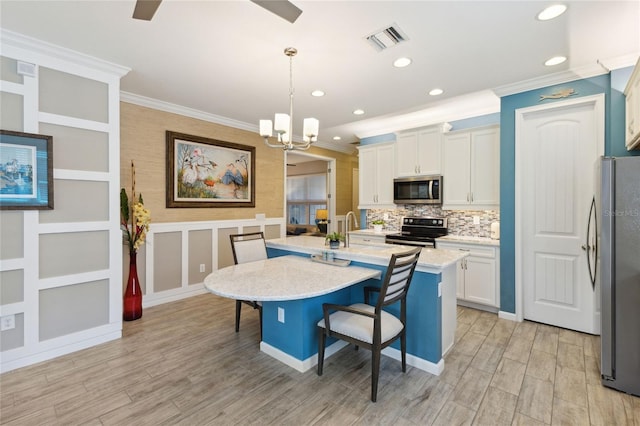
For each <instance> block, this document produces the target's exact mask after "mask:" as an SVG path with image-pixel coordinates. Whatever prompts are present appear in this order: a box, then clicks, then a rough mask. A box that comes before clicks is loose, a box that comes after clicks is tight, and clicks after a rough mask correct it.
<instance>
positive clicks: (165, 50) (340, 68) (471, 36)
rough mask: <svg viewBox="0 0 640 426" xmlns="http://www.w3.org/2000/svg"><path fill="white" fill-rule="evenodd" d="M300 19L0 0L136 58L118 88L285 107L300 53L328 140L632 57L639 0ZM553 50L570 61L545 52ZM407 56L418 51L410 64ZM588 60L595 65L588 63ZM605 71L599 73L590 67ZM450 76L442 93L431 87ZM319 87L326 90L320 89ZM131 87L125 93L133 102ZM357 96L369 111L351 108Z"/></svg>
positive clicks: (203, 4)
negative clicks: (378, 45) (375, 37)
mask: <svg viewBox="0 0 640 426" xmlns="http://www.w3.org/2000/svg"><path fill="white" fill-rule="evenodd" d="M293 2H294V3H295V4H296V5H297V6H298V7H300V8H301V9H302V10H303V13H302V15H301V16H300V18H298V20H297V21H296V22H295V23H294V24H290V23H289V22H287V21H285V20H283V19H282V18H279V17H278V16H275V15H273V14H271V13H270V12H268V11H266V10H264V9H263V8H261V7H258V6H257V5H255V4H253V3H251V2H249V1H248V0H233V1H186V0H164V1H163V2H162V4H161V5H160V7H159V9H158V11H157V12H156V14H155V16H154V18H153V20H152V21H150V22H147V21H140V20H135V19H132V18H131V15H132V13H133V8H134V4H135V1H134V0H121V1H97V0H85V1H54V0H52V1H22V0H21V1H7V0H1V1H0V8H1V9H0V16H1V18H0V19H1V20H0V23H1V26H2V28H3V29H6V30H10V31H14V32H18V33H21V34H24V35H27V36H30V37H34V38H37V39H40V40H44V41H47V42H49V43H53V44H55V45H59V46H63V47H66V48H69V49H72V50H75V51H78V52H82V53H85V54H87V55H91V56H94V57H97V58H100V59H103V60H106V61H109V62H113V63H116V64H119V65H123V66H126V67H129V68H131V71H130V72H129V73H128V74H127V75H126V76H125V77H124V78H123V79H122V86H121V89H122V90H123V91H124V92H128V93H129V94H131V95H130V96H129V99H137V98H138V97H144V98H151V99H153V100H159V101H163V102H168V103H171V104H176V105H180V106H183V107H187V108H191V109H194V110H197V111H201V112H203V113H205V114H208V115H210V116H212V117H220V118H225V119H230V120H235V121H237V122H238V123H240V127H244V128H247V129H251V130H256V131H257V122H258V120H259V119H265V118H266V119H272V118H273V113H275V112H288V106H289V100H288V86H289V62H288V58H287V57H286V56H285V55H284V53H283V50H284V48H285V47H288V46H293V47H296V48H297V49H298V51H299V53H298V55H297V56H296V57H295V59H294V65H293V67H294V70H293V75H294V86H295V93H296V94H295V100H294V123H295V126H294V134H300V133H301V127H302V118H303V117H316V118H318V119H319V120H320V137H319V140H320V142H321V143H322V144H324V145H331V144H332V143H333V142H332V140H331V139H332V137H333V136H335V135H338V136H341V137H342V141H341V142H340V146H349V144H350V143H352V142H354V141H356V140H357V139H358V138H362V137H367V136H373V135H376V134H383V133H388V132H391V131H394V130H401V129H403V128H411V127H417V126H419V125H423V124H431V123H435V122H439V121H444V120H455V119H461V118H466V117H468V116H473V115H481V114H483V113H489V112H496V111H497V110H498V108H499V100H498V97H497V96H496V95H495V93H494V92H493V90H494V89H500V90H502V93H505V92H508V91H509V88H510V87H525V86H520V85H519V84H520V82H523V81H524V82H526V84H528V85H529V86H535V84H536V82H540V81H545V82H553V81H555V80H562V79H565V81H566V79H567V76H572V75H573V76H584V75H585V74H591V75H594V73H598V72H600V73H602V72H604V68H602V67H601V66H600V65H599V63H603V64H604V65H605V66H607V67H609V68H612V67H613V68H618V67H620V66H629V65H632V64H633V63H634V62H635V60H636V59H637V57H638V55H639V53H640V26H639V25H638V22H640V2H638V1H627V2H621V1H620V2H619V1H569V2H567V1H563V3H565V4H567V5H568V7H569V8H568V11H567V12H566V13H565V14H564V15H562V16H560V17H559V18H557V19H555V20H552V21H546V22H541V21H538V20H536V19H535V16H536V14H537V12H539V11H540V10H542V9H543V8H544V7H545V6H547V5H549V4H551V3H552V2H548V1H495V2H488V1H297V0H293ZM391 24H395V25H397V26H398V27H399V28H400V29H401V30H402V31H403V32H404V33H405V34H406V35H407V36H408V38H409V40H408V41H407V42H406V43H403V44H400V45H397V46H394V47H391V48H389V49H387V50H385V51H383V52H377V51H375V50H374V49H373V48H372V47H371V46H370V45H369V44H368V42H366V40H365V37H366V36H367V35H369V34H371V33H374V32H377V31H379V30H381V29H384V28H386V27H388V26H389V25H391ZM554 55H564V56H567V57H568V61H567V62H565V63H564V64H562V65H558V66H555V67H545V66H544V65H543V62H544V61H545V60H546V59H548V58H550V57H551V56H554ZM400 56H408V57H410V58H412V60H413V63H412V64H411V65H410V66H409V67H407V68H403V69H396V68H394V67H393V66H392V62H393V60H394V59H396V58H397V57H400ZM586 70H588V71H586ZM594 70H595V71H594ZM434 87H440V88H442V89H444V90H445V93H444V94H443V95H441V96H439V97H430V96H428V95H427V92H428V91H429V90H431V89H432V88H434ZM314 89H322V90H324V91H325V92H326V96H324V97H322V98H314V97H312V96H311V95H310V92H311V91H312V90H314ZM126 99H127V97H126V96H125V100H126ZM356 108H362V109H364V110H365V112H366V113H365V115H363V116H360V117H357V116H354V115H353V114H352V111H353V110H354V109H356Z"/></svg>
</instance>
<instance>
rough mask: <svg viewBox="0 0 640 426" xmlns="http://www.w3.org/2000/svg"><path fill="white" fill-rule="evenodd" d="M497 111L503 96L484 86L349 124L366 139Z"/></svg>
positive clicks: (355, 132)
mask: <svg viewBox="0 0 640 426" xmlns="http://www.w3.org/2000/svg"><path fill="white" fill-rule="evenodd" d="M496 112H500V99H499V98H498V97H496V95H495V94H494V93H493V92H492V91H491V90H484V91H480V92H475V93H471V94H469V95H462V96H456V97H454V98H450V99H447V100H444V101H442V102H438V103H436V104H432V105H430V106H429V108H426V109H423V110H420V111H415V112H411V113H407V114H398V115H395V116H388V117H378V118H372V119H369V120H363V121H359V122H357V123H356V124H355V125H350V126H349V127H350V129H351V130H352V131H353V133H354V134H355V135H356V136H357V137H358V138H360V139H363V138H368V137H372V136H378V135H383V134H389V133H397V132H400V131H403V130H409V129H416V128H419V127H425V126H431V125H434V124H440V123H444V122H450V121H457V120H463V119H465V118H472V117H479V116H482V115H487V114H493V113H496Z"/></svg>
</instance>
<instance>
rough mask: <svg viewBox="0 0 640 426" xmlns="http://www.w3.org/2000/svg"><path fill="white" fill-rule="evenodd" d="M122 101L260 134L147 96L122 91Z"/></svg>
mask: <svg viewBox="0 0 640 426" xmlns="http://www.w3.org/2000/svg"><path fill="white" fill-rule="evenodd" d="M120 100H121V101H122V102H127V103H130V104H134V105H139V106H143V107H147V108H151V109H157V110H159V111H164V112H169V113H172V114H178V115H182V116H185V117H190V118H195V119H197V120H202V121H208V122H210V123H215V124H221V125H223V126H228V127H233V128H235V129H241V130H247V131H249V132H254V133H256V134H257V133H258V132H259V127H258V125H256V124H249V123H246V122H244V121H239V120H234V119H232V118H228V117H223V116H221V115H216V114H211V113H208V112H204V111H200V110H197V109H194V108H189V107H185V106H181V105H177V104H173V103H171V102H165V101H161V100H158V99H154V98H149V97H146V96H141V95H136V94H135V93H130V92H125V91H121V92H120ZM295 139H296V140H299V141H302V138H298V137H295ZM312 146H315V147H318V148H325V149H329V150H331V151H338V152H344V153H347V154H351V153H353V152H354V151H355V150H354V149H353V147H351V146H342V145H338V144H333V143H329V142H321V141H317V142H314V143H313V145H312Z"/></svg>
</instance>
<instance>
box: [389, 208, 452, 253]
mask: <svg viewBox="0 0 640 426" xmlns="http://www.w3.org/2000/svg"><path fill="white" fill-rule="evenodd" d="M447 233H448V230H447V219H446V218H442V217H410V216H408V217H404V218H402V228H401V232H400V233H398V234H388V235H387V236H386V238H385V242H386V243H387V244H402V245H405V246H420V247H432V248H434V247H435V246H436V238H438V237H443V236H445V235H447Z"/></svg>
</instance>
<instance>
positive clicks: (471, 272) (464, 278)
mask: <svg viewBox="0 0 640 426" xmlns="http://www.w3.org/2000/svg"><path fill="white" fill-rule="evenodd" d="M436 247H437V248H439V249H449V250H461V251H466V252H469V256H467V257H465V258H464V259H462V260H460V261H458V275H457V281H456V297H457V299H458V302H459V304H462V305H464V304H465V302H470V303H471V304H470V305H469V306H472V307H479V308H481V309H482V308H483V307H484V306H487V307H490V308H497V307H498V306H499V301H500V286H499V280H498V276H499V269H498V265H499V251H500V249H499V247H496V246H484V245H479V244H467V243H459V242H451V241H446V242H441V241H439V240H438V241H437V242H436ZM475 304H479V305H482V306H476V305H475ZM491 310H495V309H491Z"/></svg>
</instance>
